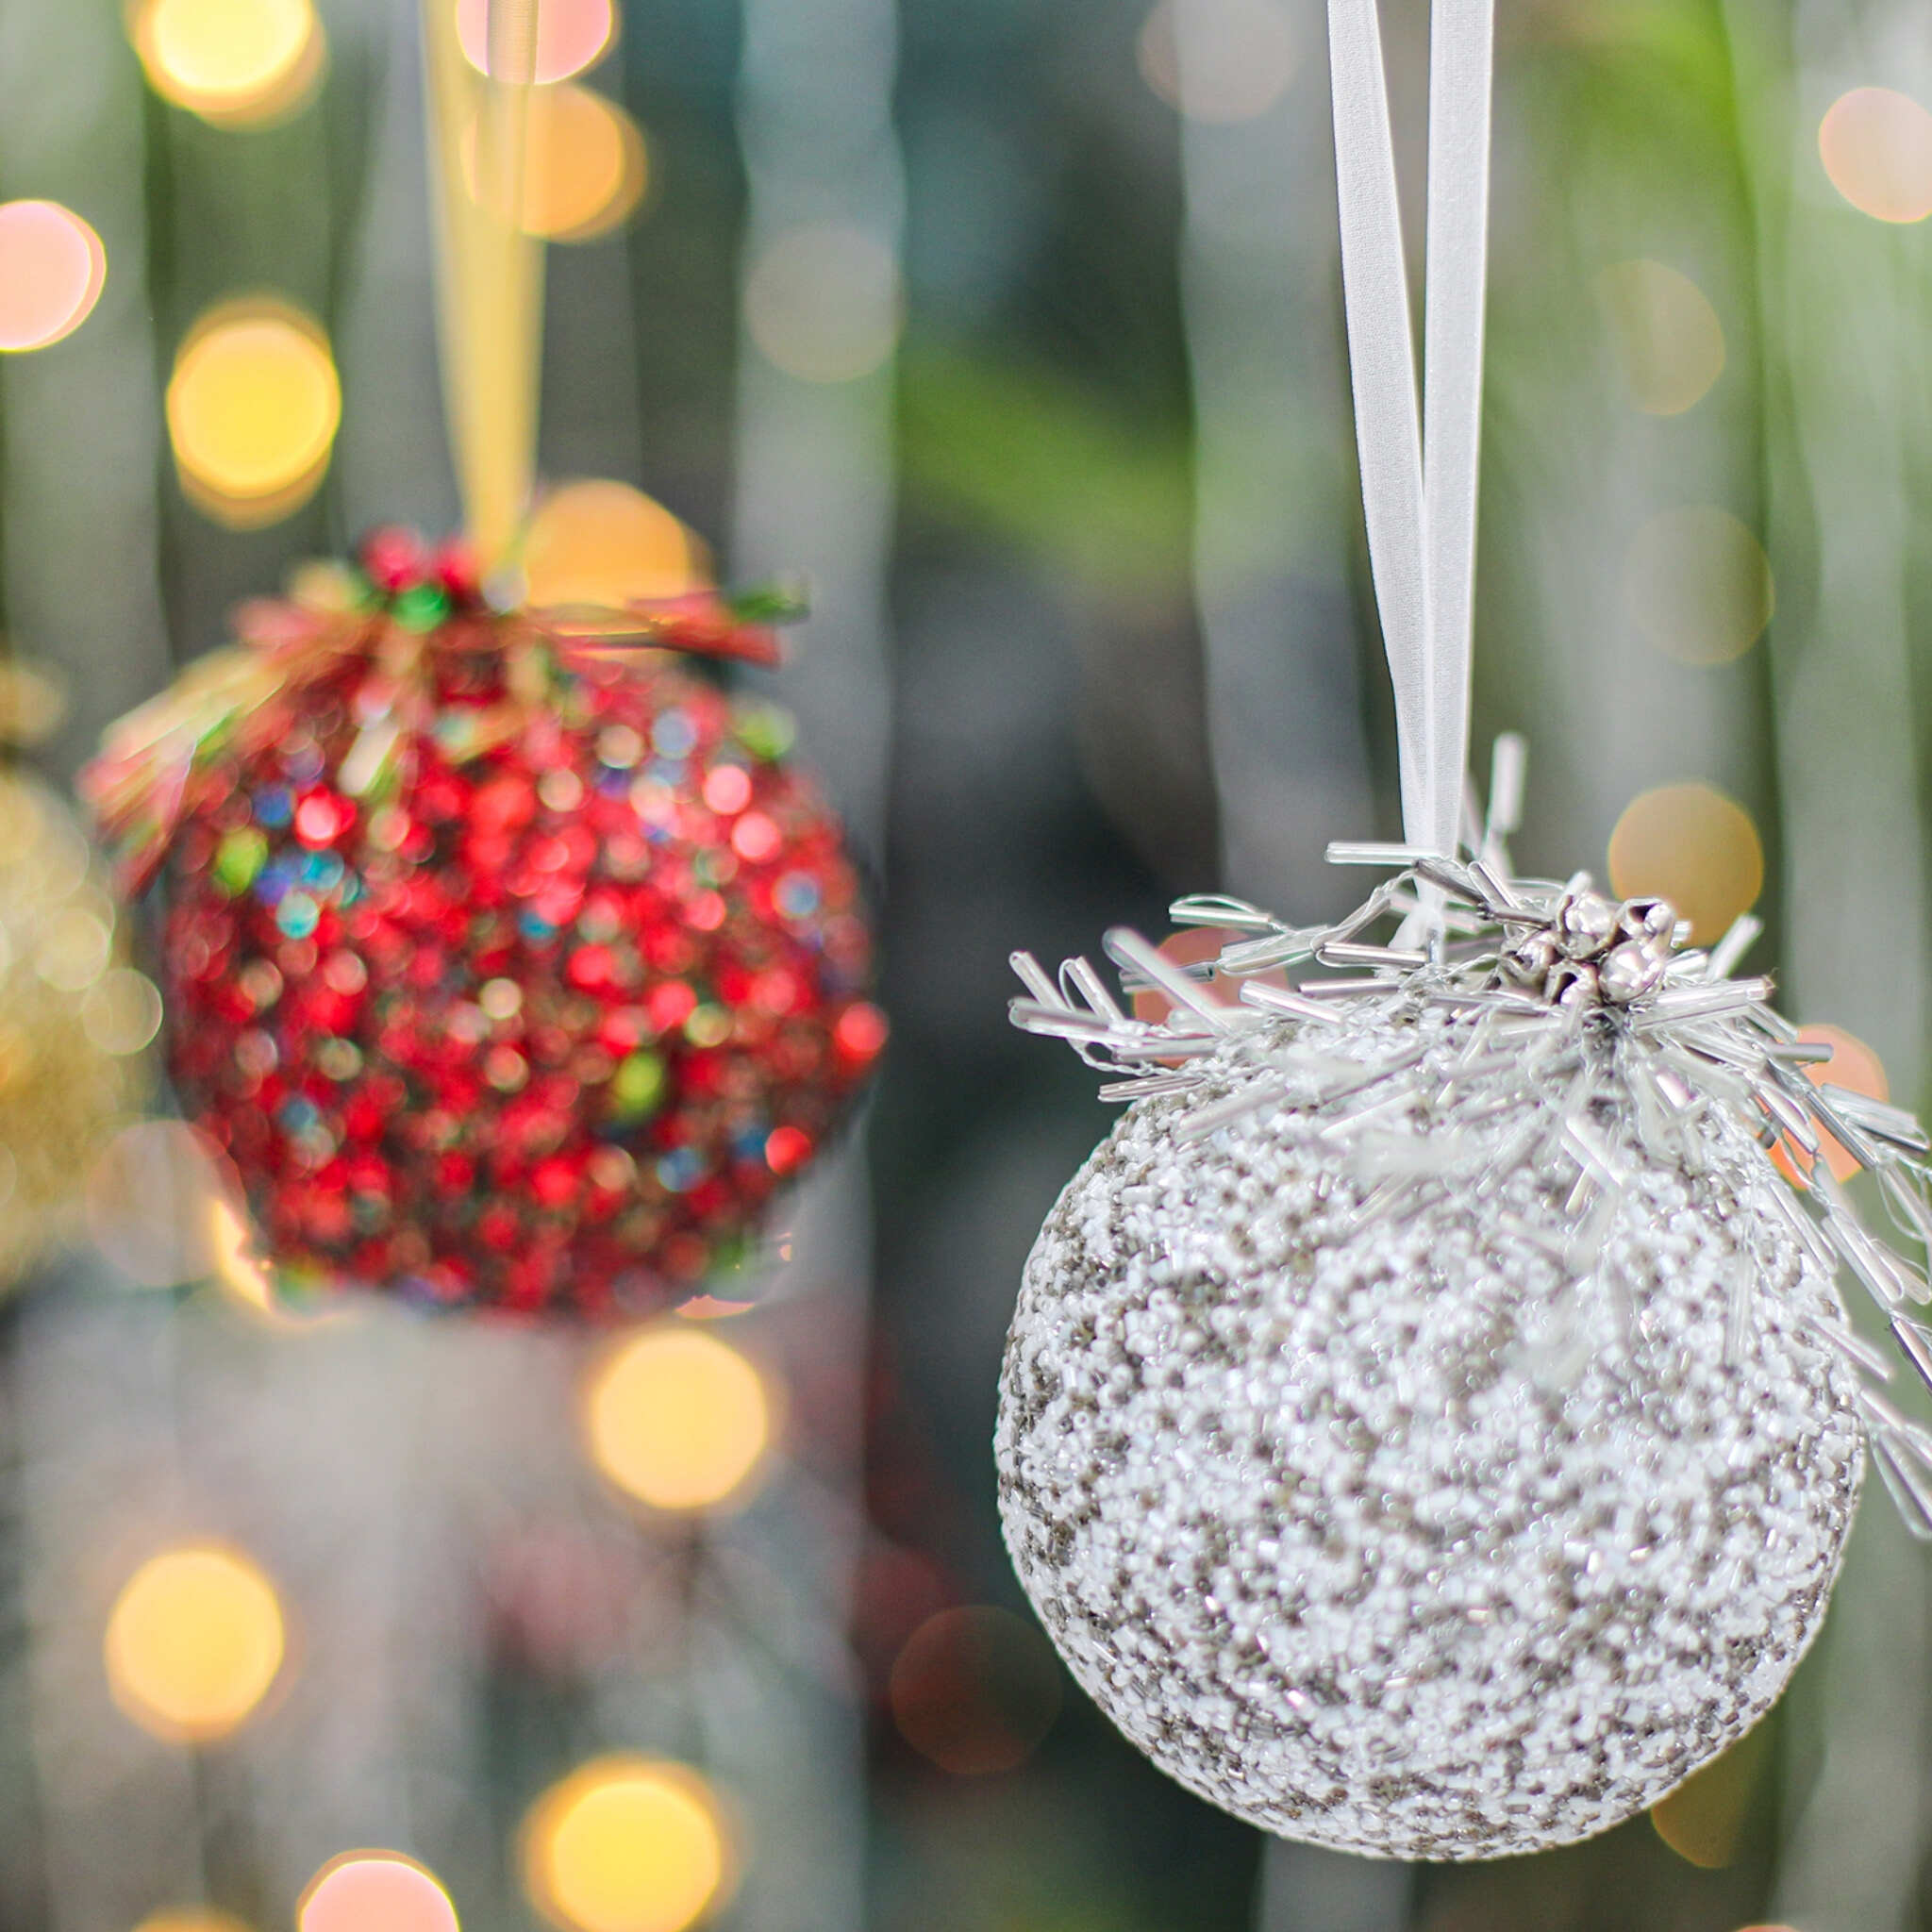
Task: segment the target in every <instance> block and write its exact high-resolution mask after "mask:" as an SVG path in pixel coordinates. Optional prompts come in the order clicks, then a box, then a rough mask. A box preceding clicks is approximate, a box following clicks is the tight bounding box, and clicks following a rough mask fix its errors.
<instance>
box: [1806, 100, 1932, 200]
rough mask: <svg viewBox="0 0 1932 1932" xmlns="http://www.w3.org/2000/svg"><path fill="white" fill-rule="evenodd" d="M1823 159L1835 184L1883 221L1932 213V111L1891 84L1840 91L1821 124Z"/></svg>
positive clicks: (1820, 140)
mask: <svg viewBox="0 0 1932 1932" xmlns="http://www.w3.org/2000/svg"><path fill="white" fill-rule="evenodd" d="M1818 158H1819V159H1820V160H1822V161H1823V162H1824V172H1825V174H1826V175H1828V176H1829V177H1830V180H1831V185H1832V186H1833V187H1834V188H1836V189H1837V190H1838V192H1840V194H1842V195H1843V196H1844V198H1845V199H1846V200H1847V201H1848V202H1850V203H1851V205H1852V206H1853V207H1854V208H1857V210H1858V212H1859V213H1860V214H1865V215H1870V216H1871V217H1872V218H1873V219H1874V221H1880V222H1923V221H1924V219H1925V217H1926V216H1927V215H1932V113H1927V112H1926V111H1925V109H1924V108H1922V107H1921V106H1920V105H1919V103H1918V102H1917V101H1915V100H1913V99H1912V97H1911V96H1910V95H1909V94H1902V93H1899V92H1897V91H1896V90H1895V89H1892V88H1889V87H1855V88H1854V89H1853V90H1852V91H1851V92H1850V93H1848V94H1840V96H1839V98H1838V99H1837V100H1835V101H1834V102H1833V103H1832V104H1831V106H1830V108H1828V109H1826V111H1825V116H1824V120H1823V121H1822V122H1820V123H1819V125H1818Z"/></svg>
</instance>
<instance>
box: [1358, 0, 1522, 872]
mask: <svg viewBox="0 0 1932 1932" xmlns="http://www.w3.org/2000/svg"><path fill="white" fill-rule="evenodd" d="M1493 38H1494V4H1493V0H1435V5H1434V8H1433V10H1432V14H1431V22H1430V44H1429V184H1428V233H1427V246H1428V260H1427V286H1426V288H1425V290H1424V350H1425V354H1426V361H1425V364H1424V385H1423V403H1422V407H1421V408H1420V409H1418V408H1417V401H1416V375H1415V340H1414V334H1413V331H1412V330H1411V328H1410V325H1409V315H1408V275H1407V269H1406V268H1405V266H1404V263H1403V254H1402V216H1401V210H1400V207H1399V205H1398V201H1397V195H1396V186H1395V148H1394V142H1393V141H1392V139H1391V133H1390V125H1389V90H1388V84H1387V81H1386V80H1385V78H1384V75H1383V68H1382V35H1381V28H1380V25H1379V24H1378V22H1377V19H1376V14H1375V0H1328V42H1329V69H1330V74H1331V77H1332V85H1333V91H1334V101H1335V173H1336V184H1337V189H1338V195H1339V199H1340V202H1341V280H1342V293H1343V301H1344V307H1345V309H1346V313H1347V319H1348V355H1349V375H1350V381H1351V384H1352V386H1353V389H1354V392H1355V415H1356V441H1357V445H1358V446H1359V449H1360V452H1361V476H1362V507H1363V510H1364V512H1365V516H1366V520H1367V524H1368V536H1369V564H1370V570H1371V573H1372V575H1373V576H1374V584H1375V606H1376V608H1377V610H1378V611H1379V613H1380V615H1381V620H1382V638H1383V643H1384V646H1385V648H1386V649H1387V651H1388V654H1389V671H1390V675H1391V679H1392V680H1393V683H1394V686H1395V730H1396V739H1397V743H1398V751H1399V762H1400V769H1401V779H1402V822H1403V835H1404V838H1405V839H1406V841H1407V842H1408V843H1409V844H1411V845H1417V846H1425V847H1427V848H1428V849H1429V850H1431V851H1435V852H1440V853H1442V854H1445V855H1450V856H1453V855H1454V853H1455V851H1456V845H1457V832H1458V830H1459V827H1460V824H1461V812H1462V795H1463V771H1464V767H1465V766H1466V764H1467V762H1468V758H1469V691H1470V645H1471V631H1472V623H1473V612H1474V584H1475V504H1476V469H1477V451H1478V444H1479V441H1480V437H1481V430H1482V369H1483V286H1484V280H1485V272H1486V263H1487V258H1488V252H1489V199H1490V91H1491V87H1490V71H1491V47H1492V44H1493Z"/></svg>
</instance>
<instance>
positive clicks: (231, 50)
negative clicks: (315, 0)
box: [128, 0, 327, 127]
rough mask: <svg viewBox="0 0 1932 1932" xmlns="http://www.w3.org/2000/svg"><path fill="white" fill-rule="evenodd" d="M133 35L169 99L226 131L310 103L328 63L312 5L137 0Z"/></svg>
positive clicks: (284, 0) (301, 1)
mask: <svg viewBox="0 0 1932 1932" xmlns="http://www.w3.org/2000/svg"><path fill="white" fill-rule="evenodd" d="M128 37H129V39H130V40H131V41H132V42H133V43H134V50H135V52H136V53H137V54H138V55H139V56H140V57H141V64H142V69H143V70H144V71H145V73H146V75H147V79H148V85H149V86H150V87H152V88H153V89H154V91H155V92H157V93H158V94H159V95H160V96H161V98H162V99H163V100H166V101H170V102H172V103H173V104H174V105H175V107H177V108H187V109H188V110H189V111H190V112H191V113H194V114H199V115H200V116H201V117H202V118H203V119H204V120H206V121H209V122H212V123H213V124H214V125H216V126H222V127H259V126H266V125H269V124H271V123H273V122H275V121H278V120H281V119H283V118H285V117H286V116H287V115H289V114H291V113H292V112H294V111H295V109H296V108H301V107H305V106H307V105H308V101H309V100H310V99H311V98H313V96H314V93H315V91H316V88H317V86H318V85H319V83H320V82H321V79H322V75H323V70H324V68H325V65H326V57H327V42H326V39H325V35H324V32H323V27H322V23H321V21H320V19H319V18H318V17H317V15H316V12H315V8H314V6H313V4H312V0H136V4H135V5H134V6H133V7H132V8H131V9H130V11H129V15H128Z"/></svg>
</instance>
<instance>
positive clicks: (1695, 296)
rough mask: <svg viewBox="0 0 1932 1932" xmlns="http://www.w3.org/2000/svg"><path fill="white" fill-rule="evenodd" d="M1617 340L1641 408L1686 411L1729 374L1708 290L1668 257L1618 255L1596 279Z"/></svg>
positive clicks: (1619, 358)
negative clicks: (1622, 258) (1646, 258)
mask: <svg viewBox="0 0 1932 1932" xmlns="http://www.w3.org/2000/svg"><path fill="white" fill-rule="evenodd" d="M1596 291H1597V300H1598V301H1599V302H1600V303H1601V304H1602V306H1603V311H1604V318H1605V320H1606V322H1607V324H1608V326H1609V336H1610V345H1611V347H1612V348H1613V349H1614V350H1615V352H1616V357H1617V363H1618V366H1619V367H1620V368H1621V369H1622V370H1623V372H1624V381H1625V382H1627V383H1628V384H1629V387H1630V394H1631V398H1632V400H1633V401H1635V403H1636V405H1637V407H1638V408H1640V409H1641V410H1642V411H1643V412H1644V413H1645V414H1646V415H1649V416H1681V415H1682V414H1683V413H1684V411H1685V410H1686V409H1688V408H1691V407H1692V406H1693V405H1695V404H1697V403H1699V402H1701V401H1702V400H1703V399H1704V397H1705V396H1706V395H1707V394H1708V393H1709V391H1710V388H1711V385H1712V384H1713V383H1714V382H1716V380H1717V379H1718V377H1719V376H1720V375H1723V374H1724V325H1723V324H1722V323H1721V322H1720V321H1719V320H1718V315H1717V310H1716V309H1715V308H1712V307H1711V306H1710V303H1709V301H1708V300H1707V298H1706V296H1705V293H1704V291H1703V290H1702V289H1700V288H1699V287H1698V286H1697V284H1696V283H1695V282H1693V281H1692V280H1691V277H1690V276H1689V275H1683V274H1680V273H1679V272H1678V271H1677V270H1676V269H1674V268H1672V267H1670V266H1669V265H1668V264H1667V263H1664V262H1661V261H1617V262H1612V263H1611V264H1610V266H1609V267H1608V268H1607V269H1605V270H1604V271H1603V273H1602V274H1601V275H1598V276H1597V278H1596Z"/></svg>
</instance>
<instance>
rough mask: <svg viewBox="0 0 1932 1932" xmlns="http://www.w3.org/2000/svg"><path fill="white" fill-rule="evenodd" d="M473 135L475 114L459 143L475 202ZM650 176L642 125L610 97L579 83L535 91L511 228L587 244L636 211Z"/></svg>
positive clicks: (476, 135)
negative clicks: (520, 197) (520, 201)
mask: <svg viewBox="0 0 1932 1932" xmlns="http://www.w3.org/2000/svg"><path fill="white" fill-rule="evenodd" d="M481 139H482V122H481V119H480V117H479V118H478V119H477V120H476V121H473V122H472V123H471V125H470V129H469V132H468V134H467V136H466V137H465V140H464V143H463V170H464V177H465V179H466V181H467V182H468V185H469V190H470V192H471V193H472V194H473V195H475V196H477V197H478V198H479V199H480V198H481V197H482V189H481V187H480V186H479V184H478V173H477V170H478V155H479V153H480V151H481V147H480V143H481ZM650 173H651V170H650V155H649V151H648V149H647V148H646V147H645V145H644V136H643V130H642V129H641V128H640V127H639V125H637V123H636V122H635V121H633V120H632V119H631V117H630V116H629V115H628V114H626V113H625V111H624V109H623V108H620V107H619V106H618V105H617V104H616V103H615V102H614V101H610V100H607V99H606V98H605V97H604V95H602V94H600V93H595V92H592V91H591V89H589V88H584V87H572V86H568V85H566V86H562V87H546V88H539V89H538V90H536V91H535V92H533V93H532V94H531V95H530V97H529V114H528V118H527V121H526V122H525V150H524V176H523V205H522V207H521V208H518V209H517V211H516V221H517V225H519V226H520V227H521V228H522V229H523V231H524V232H525V234H526V235H541V237H543V238H544V239H545V240H546V241H550V242H591V241H594V240H595V239H596V238H597V237H598V236H599V235H608V233H609V232H610V231H611V229H613V228H615V227H618V226H620V225H622V224H623V223H625V222H626V221H628V220H629V219H630V217H631V216H632V215H633V214H635V213H636V212H637V209H638V205H639V204H640V203H641V201H642V200H643V198H644V191H645V189H646V188H647V187H648V186H649V185H650ZM504 199H506V197H505V196H504V194H503V192H502V190H501V189H498V190H496V191H495V192H494V193H493V194H492V196H491V200H492V202H498V203H500V202H501V201H503V200H504ZM497 211H498V213H500V214H507V213H508V209H507V208H502V207H499V208H498V210H497Z"/></svg>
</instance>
